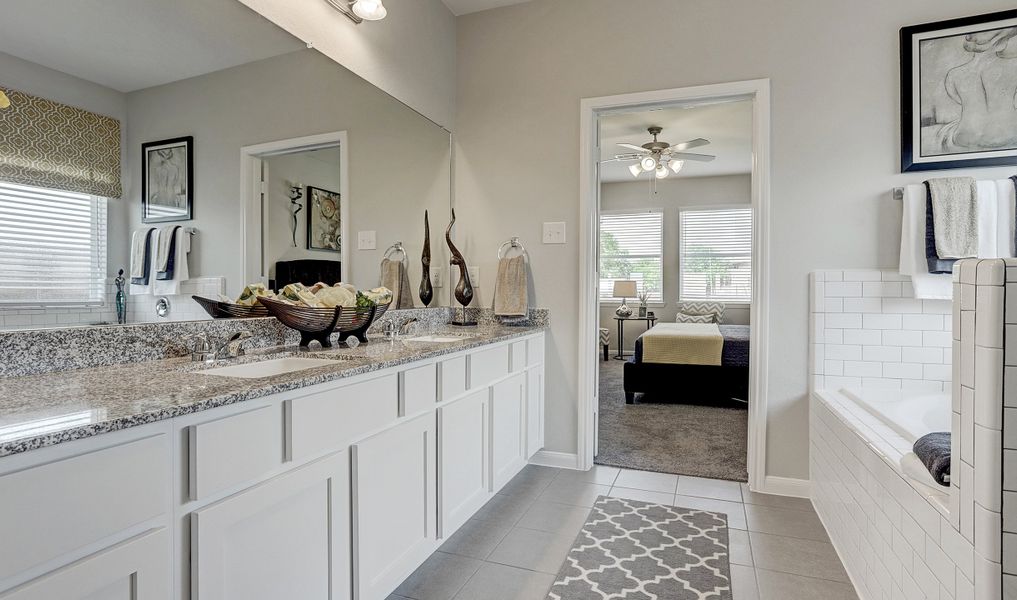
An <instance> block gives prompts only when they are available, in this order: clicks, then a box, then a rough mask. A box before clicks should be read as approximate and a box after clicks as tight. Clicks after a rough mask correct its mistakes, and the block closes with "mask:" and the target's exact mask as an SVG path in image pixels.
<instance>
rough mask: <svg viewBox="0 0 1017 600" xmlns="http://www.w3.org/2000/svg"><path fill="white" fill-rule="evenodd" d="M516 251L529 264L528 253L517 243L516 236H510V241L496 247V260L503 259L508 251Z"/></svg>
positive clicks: (520, 243) (521, 244)
mask: <svg viewBox="0 0 1017 600" xmlns="http://www.w3.org/2000/svg"><path fill="white" fill-rule="evenodd" d="M513 249H515V250H518V251H519V252H520V254H521V255H522V257H523V259H525V260H526V262H530V253H529V252H527V251H526V247H525V246H523V243H522V242H520V241H519V238H518V237H517V236H512V237H511V238H510V239H508V240H507V241H505V242H504V243H502V245H501V246H499V247H498V260H501V259H503V258H505V257H506V256H507V255H508V253H509V251H510V250H513Z"/></svg>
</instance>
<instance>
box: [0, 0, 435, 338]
mask: <svg viewBox="0 0 1017 600" xmlns="http://www.w3.org/2000/svg"><path fill="white" fill-rule="evenodd" d="M46 4H47V6H46V7H42V6H39V4H38V3H35V2H32V1H31V0H12V2H11V6H5V8H7V10H6V11H5V15H4V22H3V23H0V73H3V74H4V82H3V89H5V90H8V89H11V90H16V91H17V93H15V92H11V93H10V94H8V96H9V97H10V98H11V99H12V101H17V100H18V99H19V98H22V97H25V98H28V97H30V96H31V97H39V98H42V99H45V100H46V101H50V102H52V103H57V104H54V106H57V105H60V106H63V105H66V106H68V107H71V108H73V109H76V110H79V112H80V114H81V119H82V121H81V123H82V125H81V127H82V130H83V131H87V130H91V131H94V132H95V134H96V137H97V138H98V139H101V140H106V139H109V140H110V143H109V144H106V145H107V146H109V148H108V149H104V150H103V151H104V152H106V154H108V155H109V156H110V157H111V158H110V160H111V161H112V162H114V163H115V162H116V161H117V158H119V164H112V165H111V168H110V169H109V171H110V172H111V173H120V174H122V185H121V183H120V181H112V180H111V181H110V182H109V183H108V184H107V183H106V182H103V185H95V183H94V182H90V181H86V182H85V183H84V184H82V185H83V187H82V189H80V190H78V189H77V188H75V189H69V190H68V189H66V188H59V189H57V188H54V189H49V188H47V187H45V186H43V187H42V188H40V189H38V190H35V189H33V190H32V191H31V193H32V194H34V195H33V198H35V197H36V196H38V198H39V200H33V201H38V202H42V201H45V202H49V203H60V202H72V201H73V203H75V204H74V208H73V210H74V211H76V212H75V213H74V214H75V215H78V214H80V215H81V219H78V220H77V221H75V223H80V229H81V231H80V232H78V231H77V230H76V231H75V238H74V239H81V240H82V242H81V243H80V244H79V245H78V246H76V248H75V249H74V250H75V252H77V253H79V254H80V255H81V256H82V257H86V256H87V260H84V259H83V260H82V261H81V262H80V264H79V263H75V264H74V269H75V273H76V275H75V279H74V281H68V282H67V283H66V285H65V284H63V283H61V284H59V285H61V286H63V287H61V289H59V290H52V291H51V292H47V293H46V294H42V293H41V292H40V293H39V294H34V295H32V296H31V297H26V296H25V295H24V294H21V295H17V296H16V295H14V294H8V295H5V293H4V289H3V287H4V283H3V281H0V329H15V328H17V329H26V328H42V327H58V326H78V325H100V324H101V325H116V324H117V323H118V322H120V321H123V322H126V323H127V324H130V323H138V322H164V321H186V320H197V319H206V318H209V315H208V313H206V311H205V310H204V309H203V308H202V307H201V306H200V305H199V304H198V303H197V302H195V301H194V300H192V299H191V296H192V295H196V296H201V297H204V298H208V299H211V300H213V301H215V300H224V299H230V300H231V301H235V299H237V298H239V297H240V295H241V292H242V291H243V290H244V289H245V288H248V287H249V286H251V285H254V284H257V285H263V286H265V287H266V288H273V287H274V285H275V283H276V279H277V276H278V271H279V270H280V266H281V270H282V271H283V275H284V276H285V277H284V278H285V279H286V280H292V281H298V282H301V283H305V284H307V285H313V284H315V283H318V282H319V281H321V282H323V283H327V284H330V285H331V284H336V283H339V282H340V281H341V282H344V283H348V284H351V285H353V286H355V287H356V288H357V289H371V288H375V287H377V286H379V285H380V282H381V261H382V258H383V253H384V249H385V248H388V247H389V246H391V245H392V244H393V243H395V242H396V241H402V242H403V243H404V247H405V248H407V249H413V251H412V252H411V256H409V257H408V258H409V259H410V260H408V261H407V263H406V264H407V270H408V277H409V280H410V281H419V282H420V284H421V285H420V288H419V290H418V293H417V294H411V295H413V296H416V297H414V298H412V301H414V302H413V303H416V302H419V304H417V306H449V305H450V304H451V302H452V293H451V290H450V289H442V287H443V286H441V285H440V284H438V285H432V281H431V276H430V275H431V274H430V268H429V266H430V260H435V261H438V262H437V263H436V264H444V262H445V261H448V260H449V254H448V249H446V248H444V247H437V246H435V247H433V248H431V247H430V244H429V236H428V232H427V230H426V229H427V228H426V227H425V228H424V229H421V227H420V223H421V220H422V219H425V214H426V215H427V217H426V219H429V218H430V217H431V216H433V217H435V218H436V219H439V220H441V218H442V215H444V218H445V219H450V218H451V146H450V141H451V140H450V133H449V132H448V130H446V129H444V128H442V127H440V126H438V125H436V124H435V123H434V122H432V121H430V120H428V119H427V118H425V117H423V116H421V115H420V114H419V113H417V112H416V111H414V110H412V109H411V108H409V107H407V106H406V105H404V104H402V103H401V102H399V101H398V100H396V99H395V98H393V97H392V96H390V95H388V94H387V93H385V92H383V91H382V90H380V89H378V88H377V87H375V86H374V85H372V84H370V83H368V82H367V81H365V80H364V79H362V78H361V77H359V76H357V75H356V74H354V73H353V72H351V71H350V70H348V69H346V68H345V67H343V66H342V65H340V64H338V63H336V62H335V61H333V60H331V59H330V58H328V57H326V56H324V55H323V54H321V53H320V52H318V51H317V50H314V49H309V48H308V47H307V44H305V43H304V42H303V41H302V40H300V39H297V38H295V37H293V36H292V35H290V34H289V33H287V32H286V31H284V30H282V29H281V28H279V27H277V26H276V25H274V24H273V23H271V22H270V21H268V20H267V19H265V18H263V17H262V16H261V15H259V14H257V13H256V12H254V11H252V10H251V9H249V8H248V7H246V6H244V5H243V4H242V3H239V2H235V1H234V0H180V2H174V3H172V4H170V5H167V4H166V3H164V2H160V1H158V0H133V1H132V3H131V11H132V18H131V20H130V22H131V27H130V28H127V27H126V26H125V21H124V20H123V19H121V18H117V17H118V15H117V12H118V11H119V10H121V9H122V4H123V3H122V2H120V1H116V2H109V3H96V4H95V5H94V6H92V7H91V9H90V10H89V11H84V12H82V11H80V10H73V9H74V8H75V6H76V2H75V0H55V2H49V3H46ZM61 6H62V8H61ZM60 11H67V12H68V13H70V12H73V14H75V15H79V16H81V15H83V16H82V18H81V19H79V20H72V19H63V20H56V21H54V20H53V19H52V14H54V13H55V12H60ZM196 14H201V15H202V19H200V20H199V19H195V18H194V15H196ZM207 31H219V32H222V35H216V36H208V35H205V34H204V33H203V32H207ZM29 32H31V33H30V34H29ZM82 32H88V34H87V37H88V43H81V39H82V35H83V33H82ZM152 39H159V40H160V43H159V44H158V45H157V46H155V45H153V44H151V40H152ZM295 90H299V93H297V92H295ZM19 94H22V95H19ZM10 114H14V112H10ZM3 118H4V114H3V113H0V119H3ZM99 129H102V131H99ZM63 133H66V134H67V135H65V136H63V137H65V138H67V139H78V136H76V134H75V135H71V134H72V132H71V131H70V130H67V131H65V132H63ZM41 135H62V133H61V131H56V132H54V133H52V134H50V133H43V134H41ZM15 137H16V136H15ZM12 139H13V138H12ZM81 139H85V138H83V137H82V138H81ZM117 141H119V147H117V145H116V143H115V142H117ZM104 148H105V147H104ZM393 148H397V149H398V154H399V157H401V158H400V159H399V160H398V163H397V165H394V164H393V161H392V160H390V159H388V158H383V159H380V158H379V157H389V156H390V155H391V154H392V149H393ZM80 150H81V152H88V153H90V155H91V156H96V151H95V150H94V149H89V148H86V147H85V146H82V147H81V148H80ZM12 151H17V149H14V150H12ZM74 155H75V153H74V152H65V153H63V154H62V155H54V156H53V157H51V158H52V159H53V160H54V161H57V162H55V163H54V164H58V166H59V168H61V169H64V170H65V171H68V170H73V169H75V168H76V166H75V164H74V163H73V161H74V160H78V159H77V158H75V156H74ZM61 161H62V162H61ZM64 163H66V164H64ZM396 166H397V168H398V176H397V177H394V176H393V168H395V167H396ZM15 183H16V182H9V181H4V180H3V178H2V177H0V186H3V185H14V184H15ZM19 185H20V184H19ZM121 189H122V191H121ZM295 190H296V191H295ZM97 194H98V195H97ZM195 205H197V206H196V207H195ZM41 219H42V217H41V216H40V222H39V224H38V227H36V228H35V230H37V231H40V232H41V231H45V230H47V228H48V227H50V226H51V225H52V223H46V222H43V221H42V220H41ZM426 219H425V220H426ZM173 224H177V225H180V226H181V227H182V228H193V230H198V231H200V232H201V235H200V236H184V238H186V239H184V240H181V241H180V243H178V244H175V245H171V244H170V243H169V241H171V240H180V238H175V237H174V235H173V233H172V231H171V230H166V226H169V225H173ZM76 227H77V225H76ZM139 231H140V232H141V236H140V237H139V239H143V240H144V239H147V240H150V242H149V244H150V245H147V246H145V245H142V246H138V247H137V248H136V250H139V251H138V252H132V242H131V240H132V239H133V237H134V234H135V233H136V232H139ZM148 232H151V233H148ZM84 240H87V242H85V241H84ZM159 240H164V244H163V247H162V249H161V250H160V246H159ZM42 241H44V240H41V241H40V243H41V242H42ZM75 243H77V242H75ZM30 247H34V246H31V243H29V245H27V246H25V249H26V250H27V249H28V248H30ZM425 248H427V249H428V250H429V251H430V253H431V256H430V257H425V255H424V253H426V252H427V250H424V253H422V254H421V255H420V256H416V251H417V250H420V249H425ZM160 252H161V253H160ZM170 252H172V253H173V258H174V260H175V261H176V262H177V263H178V264H180V263H182V264H183V265H184V266H186V267H187V268H186V269H180V270H179V272H181V273H186V277H185V276H183V275H180V276H178V277H177V278H176V279H174V280H167V281H163V280H154V279H150V280H149V281H148V282H147V283H145V282H144V281H142V282H140V283H136V284H132V282H131V280H132V278H131V277H129V276H128V275H127V274H128V273H133V272H134V269H132V268H131V265H132V256H133V255H137V256H141V257H144V256H148V257H149V260H150V261H157V260H158V261H160V265H151V266H154V268H155V270H154V271H153V272H158V271H159V270H160V269H159V267H160V266H161V265H162V264H164V262H165V261H166V260H167V258H168V254H169V253H170ZM418 259H419V260H418ZM136 260H141V259H136ZM0 261H2V262H0V269H7V268H17V269H18V270H19V272H27V273H29V275H28V279H29V280H30V281H39V282H48V284H49V286H50V287H52V285H54V284H52V282H53V281H54V278H53V275H52V273H50V271H47V270H45V269H43V268H41V267H39V266H38V265H37V264H31V265H29V264H24V265H22V264H17V265H14V264H7V263H8V262H10V259H9V258H8V257H7V255H5V256H4V257H0ZM36 262H38V261H36ZM57 262H59V261H54V264H53V265H52V268H53V269H63V270H65V271H66V270H67V267H68V266H70V263H69V262H67V263H64V264H56V263H57ZM121 269H122V270H123V271H124V273H125V275H124V276H125V278H126V279H127V281H126V284H125V285H124V290H123V296H122V297H121V299H120V302H118V297H117V292H118V288H117V284H116V281H115V280H116V277H117V273H118V272H119V271H120V270H121ZM150 270H151V269H150ZM54 272H55V271H54ZM425 280H426V284H425ZM280 287H281V286H280ZM58 297H59V298H60V301H55V300H54V299H55V298H58ZM5 298H9V299H8V300H5ZM159 298H167V299H168V300H169V306H170V309H169V311H168V312H167V313H166V314H165V316H164V317H161V316H159V315H158V313H157V311H156V303H157V300H158V299H159ZM15 300H16V301H15Z"/></svg>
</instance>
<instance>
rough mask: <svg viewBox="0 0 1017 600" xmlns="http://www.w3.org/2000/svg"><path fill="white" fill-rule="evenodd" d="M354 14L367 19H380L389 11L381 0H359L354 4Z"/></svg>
mask: <svg viewBox="0 0 1017 600" xmlns="http://www.w3.org/2000/svg"><path fill="white" fill-rule="evenodd" d="M353 14H355V15H357V16H358V17H360V18H361V19H363V20H365V21H379V20H381V19H384V18H385V15H387V14H388V11H387V10H386V9H385V5H384V4H382V3H381V0H357V3H356V4H354V5H353Z"/></svg>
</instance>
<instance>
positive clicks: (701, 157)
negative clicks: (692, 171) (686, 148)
mask: <svg viewBox="0 0 1017 600" xmlns="http://www.w3.org/2000/svg"><path fill="white" fill-rule="evenodd" d="M671 158H672V159H673V160H691V161H695V162H710V161H712V160H716V159H717V157H716V156H711V155H709V154H693V153H691V152H675V153H673V154H671Z"/></svg>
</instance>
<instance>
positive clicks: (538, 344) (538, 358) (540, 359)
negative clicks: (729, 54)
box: [526, 335, 544, 367]
mask: <svg viewBox="0 0 1017 600" xmlns="http://www.w3.org/2000/svg"><path fill="white" fill-rule="evenodd" d="M543 363H544V336H542V335H538V336H537V337H535V338H531V339H528V340H526V365H527V366H530V367H532V366H535V365H539V364H543Z"/></svg>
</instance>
